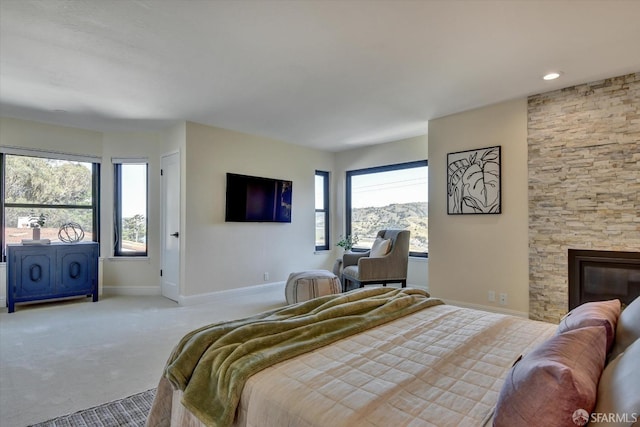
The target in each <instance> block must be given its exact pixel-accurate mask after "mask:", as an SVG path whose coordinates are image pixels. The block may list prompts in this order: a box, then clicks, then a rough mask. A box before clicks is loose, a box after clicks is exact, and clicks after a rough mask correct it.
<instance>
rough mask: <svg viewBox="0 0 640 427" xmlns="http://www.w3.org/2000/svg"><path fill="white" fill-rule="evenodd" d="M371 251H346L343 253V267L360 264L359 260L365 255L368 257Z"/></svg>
mask: <svg viewBox="0 0 640 427" xmlns="http://www.w3.org/2000/svg"><path fill="white" fill-rule="evenodd" d="M369 252H370V251H366V252H345V253H344V255H342V268H345V267H349V266H350V265H358V260H359V259H360V258H363V257H368V256H369Z"/></svg>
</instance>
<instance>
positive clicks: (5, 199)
mask: <svg viewBox="0 0 640 427" xmlns="http://www.w3.org/2000/svg"><path fill="white" fill-rule="evenodd" d="M3 150H4V148H3ZM11 151H15V152H22V150H18V149H15V150H11ZM24 151H25V152H26V151H27V150H24ZM47 155H50V156H51V157H41V154H40V153H38V156H33V155H23V154H13V153H7V152H3V153H0V164H1V166H2V168H1V170H2V191H1V201H0V203H1V205H2V207H1V210H2V214H3V223H2V234H1V236H0V239H2V241H1V245H2V248H3V257H2V259H4V248H5V247H6V244H8V243H20V242H22V240H23V239H31V238H32V231H31V229H30V218H33V217H40V216H44V220H45V222H44V225H42V226H41V227H40V228H41V230H40V238H41V239H49V240H51V241H52V242H53V241H58V240H59V238H58V231H59V229H60V227H61V226H62V225H63V224H67V223H70V222H73V223H76V224H78V225H80V227H82V230H83V232H84V239H83V240H93V241H96V242H97V241H99V235H98V230H99V226H98V211H99V209H98V207H99V206H98V194H99V177H100V164H99V163H94V162H91V161H76V160H65V159H63V157H65V156H64V155H58V154H46V153H42V156H47ZM53 157H58V158H53ZM73 157H74V156H72V155H69V158H73Z"/></svg>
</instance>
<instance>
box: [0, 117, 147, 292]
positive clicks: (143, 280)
mask: <svg viewBox="0 0 640 427" xmlns="http://www.w3.org/2000/svg"><path fill="white" fill-rule="evenodd" d="M159 139H160V137H159V135H158V134H156V133H152V132H140V133H134V132H129V133H100V132H92V131H87V130H82V129H75V128H69V127H63V126H55V125H49V124H44V123H39V122H32V121H27V120H18V119H12V118H0V145H3V146H9V147H18V148H25V149H34V150H42V151H46V152H54V153H64V154H75V155H83V156H94V157H97V158H99V159H100V160H101V196H100V198H101V211H100V214H101V224H100V235H101V247H100V256H101V257H102V258H105V262H104V264H103V286H104V287H106V288H105V291H109V288H111V290H112V291H115V292H124V293H133V294H136V293H137V294H143V295H145V294H157V293H159V289H160V288H159V271H160V260H159V253H158V251H159V246H158V243H157V241H158V231H159V225H158V224H159V220H160V219H159V214H158V209H150V210H149V236H148V238H149V257H148V258H144V259H118V260H115V259H113V258H112V257H111V256H112V254H113V250H112V244H113V236H112V235H113V232H112V230H113V228H112V226H113V221H112V212H113V171H112V163H111V158H112V157H139V156H144V157H148V158H149V166H150V170H149V172H150V176H151V177H153V176H157V174H159V166H158V147H159ZM158 185H159V181H158V180H153V179H150V183H149V204H150V206H158V205H159V201H158V194H159V193H158V191H159V188H158ZM5 292H6V291H5V288H4V287H2V290H0V298H2V297H3V296H4V294H5Z"/></svg>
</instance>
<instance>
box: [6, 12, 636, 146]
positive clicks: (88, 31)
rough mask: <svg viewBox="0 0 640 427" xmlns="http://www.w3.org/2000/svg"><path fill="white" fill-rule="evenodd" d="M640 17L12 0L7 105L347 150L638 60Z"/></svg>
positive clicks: (107, 123) (82, 123) (68, 118)
mask: <svg viewBox="0 0 640 427" xmlns="http://www.w3.org/2000/svg"><path fill="white" fill-rule="evenodd" d="M639 19H640V1H615V0H611V1H606V0H603V1H575V0H568V1H562V0H556V1H546V0H544V1H535V0H530V1H508V0H502V1H482V0H477V1H475V0H469V1H427V0H425V1H402V0H399V1H382V0H379V1H366V0H361V1H355V0H346V1H328V0H327V1H320V0H319V1H269V0H265V1H247V0H245V1H214V0H192V1H180V0H127V1H125V0H121V1H116V0H108V1H107V0H78V1H73V0H71V1H68V0H64V1H59V0H41V1H29V0H0V114H1V115H2V116H8V117H17V118H23V119H29V120H37V121H43V122H47V123H54V124H60V125H66V126H73V127H79V128H83V129H92V130H97V131H105V132H106V131H129V130H154V129H162V128H164V127H167V126H169V125H170V124H172V123H175V122H177V121H184V120H189V121H194V122H198V123H203V124H208V125H212V126H218V127H222V128H227V129H232V130H237V131H241V132H246V133H250V134H255V135H261V136H264V137H269V138H273V139H278V140H283V141H287V142H290V143H294V144H301V145H306V146H310V147H316V148H320V149H325V150H331V151H340V150H344V149H349V148H354V147H357V146H361V145H370V144H376V143H381V142H387V141H392V140H398V139H402V138H407V137H411V136H416V135H423V134H425V133H426V132H427V122H428V120H430V119H433V118H436V117H441V116H445V115H448V114H452V113H456V112H460V111H464V110H468V109H471V108H475V107H480V106H483V105H488V104H492V103H496V102H500V101H504V100H508V99H515V98H520V97H524V96H527V95H531V94H535V93H540V92H546V91H550V90H553V89H558V88H561V87H567V86H572V85H574V84H579V83H586V82H590V81H594V80H599V79H602V78H606V77H614V76H618V75H622V74H626V73H632V72H638V71H640V50H639V48H638V46H639V45H640V25H638V21H639ZM550 70H561V71H562V72H563V75H562V76H561V78H559V79H557V80H555V81H551V82H547V81H543V80H542V78H541V77H542V75H543V74H545V73H546V72H548V71H550Z"/></svg>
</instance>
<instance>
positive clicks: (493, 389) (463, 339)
mask: <svg viewBox="0 0 640 427" xmlns="http://www.w3.org/2000/svg"><path fill="white" fill-rule="evenodd" d="M376 289H378V290H376ZM372 297H373V298H374V299H376V298H377V300H380V298H402V299H403V301H405V300H416V301H418V303H419V304H418V305H420V307H418V309H415V310H413V309H409V310H408V313H403V314H402V315H401V316H398V317H397V318H395V319H392V320H383V321H379V322H377V323H376V322H374V323H375V325H374V326H373V327H366V328H363V327H361V326H358V328H355V329H354V330H352V331H351V332H350V333H349V334H348V336H346V337H337V338H336V339H333V340H332V341H333V342H330V343H328V344H327V343H326V342H323V343H322V345H321V346H318V348H312V349H306V351H298V350H297V349H296V347H295V346H294V347H291V346H290V347H289V348H288V350H285V351H284V353H285V354H286V353H293V354H295V356H294V357H291V356H290V355H285V356H284V357H282V358H281V359H278V358H274V360H273V362H274V363H273V364H266V365H265V364H264V363H263V359H264V358H265V356H264V354H269V355H271V354H272V350H267V351H266V353H263V354H262V355H260V356H259V357H255V356H251V357H252V358H253V359H251V360H253V361H255V360H260V362H259V363H257V364H258V365H260V369H259V370H258V371H256V372H250V373H249V375H247V378H246V381H245V382H243V383H242V385H241V387H239V388H238V391H237V394H238V395H237V399H236V401H233V399H231V401H229V400H226V401H223V402H222V403H220V402H218V405H220V406H219V407H220V408H223V409H224V410H227V411H230V414H231V416H230V417H227V418H226V419H224V418H223V419H218V418H215V417H216V416H217V414H213V415H211V414H209V415H211V416H213V417H214V418H211V416H209V417H208V416H207V414H206V412H207V410H208V409H210V408H207V406H208V403H207V402H208V400H207V399H211V398H213V399H216V398H217V397H216V396H213V397H211V396H208V397H207V398H204V399H200V401H199V402H196V403H197V404H194V403H193V400H189V399H186V397H189V396H191V397H193V395H196V397H197V398H196V401H198V398H200V397H202V396H201V394H202V393H204V394H207V393H213V394H215V393H217V392H220V390H225V392H227V391H228V388H225V387H221V386H220V385H219V384H216V381H218V380H219V379H220V378H219V376H218V375H217V374H216V375H213V374H212V372H211V371H207V373H206V375H205V377H207V378H205V379H204V380H200V383H201V384H200V385H201V388H200V391H198V392H197V393H193V392H190V391H189V387H188V384H189V380H187V379H184V380H185V381H184V382H183V383H182V384H177V383H180V381H179V380H178V381H177V380H176V377H178V378H181V375H182V374H177V375H176V374H175V372H174V373H173V374H172V373H171V372H170V371H171V366H172V363H173V364H175V361H176V360H177V359H178V358H179V357H182V355H183V354H185V353H188V349H189V347H198V346H197V345H194V344H193V342H194V337H196V336H199V335H200V334H202V333H203V332H202V331H205V330H207V328H206V327H205V328H200V329H199V330H196V331H194V333H192V334H190V335H188V336H187V337H185V338H184V339H183V341H181V343H179V344H178V345H177V346H176V350H174V354H172V356H171V357H170V359H169V362H168V364H167V370H166V371H165V374H164V375H163V377H162V378H161V380H160V382H159V384H158V390H157V394H156V399H155V401H154V404H153V407H152V410H151V412H150V414H149V417H148V420H147V425H149V426H194V427H195V426H198V427H200V426H205V425H215V426H222V425H233V426H248V427H266V426H278V427H280V426H300V427H306V426H308V427H311V426H318V427H319V426H356V425H357V426H390V425H393V426H458V425H470V426H482V425H492V424H494V423H496V424H495V425H507V424H506V423H508V425H518V423H517V422H512V421H513V416H514V414H512V413H511V412H513V411H511V409H513V408H515V411H516V412H518V411H519V409H518V401H517V399H518V398H520V399H522V396H518V393H520V394H522V389H519V388H518V387H515V388H514V385H513V384H510V382H514V381H515V382H517V383H518V384H520V383H521V380H520V379H517V381H516V380H514V378H516V376H517V375H520V376H524V377H526V376H527V375H529V374H530V372H529V371H530V370H531V369H530V363H527V360H528V359H529V358H530V357H529V355H536V354H538V355H539V353H540V350H539V349H540V348H541V347H544V346H545V343H547V342H554V343H555V341H554V340H557V337H558V336H559V335H560V334H558V325H554V324H549V323H544V322H538V321H532V320H528V319H524V318H519V317H514V316H508V315H502V314H496V313H489V312H485V311H480V310H472V309H467V308H460V307H456V306H451V305H446V304H443V303H442V302H441V301H439V300H437V299H433V298H429V297H428V294H426V293H424V291H420V290H413V289H398V290H394V289H388V288H371V289H361V290H356V291H352V292H349V293H346V294H341V295H335V296H334V295H332V296H327V297H322V298H318V299H317V300H312V301H309V302H305V303H300V304H295V305H293V306H289V307H288V308H286V310H289V312H288V314H287V313H284V314H283V312H282V311H281V309H277V310H273V311H272V312H268V313H266V314H261V315H260V316H258V318H257V319H256V318H249V319H248V320H247V319H242V320H241V321H238V322H239V323H238V322H235V323H234V322H228V323H225V324H218V325H217V326H215V327H220V325H223V329H226V330H227V331H229V330H233V329H234V328H235V327H236V326H237V325H238V324H242V325H244V324H246V323H247V321H248V323H250V324H253V323H255V322H258V323H260V322H264V320H265V319H269V320H270V321H271V320H272V319H274V318H278V320H279V321H280V322H281V323H285V324H286V323H287V322H292V319H294V320H295V321H298V320H297V319H299V318H301V317H302V318H303V317H305V316H306V314H301V313H303V312H304V313H306V312H314V313H315V314H314V316H317V313H318V310H319V309H320V308H322V307H324V306H326V305H327V304H330V305H333V304H344V303H345V300H346V302H347V303H348V304H351V305H352V306H353V304H354V301H356V302H358V301H359V300H360V299H365V300H369V299H371V298H372ZM389 304H391V305H394V304H395V305H396V306H397V305H398V304H397V301H396V300H395V299H394V300H393V301H391V302H389V301H386V300H385V301H384V305H385V307H386V306H387V305H389ZM636 305H638V306H640V303H638V304H636ZM319 307H320V308H319ZM340 307H341V306H340ZM609 308H610V307H608V306H607V309H609ZM333 309H334V310H335V308H333ZM291 310H296V311H295V313H294V315H293V316H289V315H290V314H291ZM376 310H378V311H379V310H380V309H379V308H376ZM403 310H404V308H403ZM405 311H407V310H405ZM612 311H613V313H614V314H612V315H611V316H613V317H615V320H616V321H617V317H618V315H619V313H620V306H619V302H618V308H617V314H615V307H614V308H613V309H612ZM638 311H640V310H638ZM341 314H342V315H344V314H345V313H341ZM361 314H362V313H358V316H355V317H362V318H363V319H365V321H364V323H367V320H366V319H367V316H369V313H365V314H364V315H362V316H361ZM598 316H599V314H598V313H596V316H595V318H596V320H595V321H594V320H593V318H594V316H593V315H591V314H590V315H589V316H587V320H588V321H587V325H588V326H590V327H587V328H584V327H583V326H584V322H583V320H582V316H581V315H575V316H573V317H572V318H571V319H572V320H573V321H574V323H575V324H578V326H579V328H582V329H580V331H582V330H586V331H589V332H590V333H592V339H591V341H588V340H585V339H584V336H582V335H581V336H579V337H575V338H576V339H577V341H578V342H586V344H584V345H585V346H589V349H591V348H593V347H596V346H599V345H600V344H602V346H603V349H602V351H600V352H597V351H596V352H594V351H591V350H589V351H584V353H585V354H590V353H597V355H596V356H594V358H596V359H597V358H598V357H601V358H603V360H602V363H600V362H599V361H598V360H596V361H595V362H594V363H595V365H599V364H600V365H602V366H600V371H599V372H598V377H599V376H600V374H601V373H602V370H603V369H604V364H605V361H604V357H605V356H606V350H605V349H604V346H605V345H606V347H607V349H611V348H612V347H611V343H609V338H608V337H609V335H611V334H615V321H612V320H611V316H609V317H608V318H606V319H604V320H602V317H603V316H600V317H598ZM343 317H345V316H343ZM346 317H354V316H353V313H346ZM373 317H375V315H373ZM636 320H638V319H631V320H629V321H628V322H627V323H629V324H630V325H632V326H630V327H629V329H633V328H635V326H633V325H635V324H636V323H637V322H636ZM605 321H606V322H608V324H609V328H608V329H607V328H605V326H604V322H605ZM318 323H321V322H315V323H314V324H313V327H316V325H317V324H318ZM278 325H280V323H278ZM561 326H562V325H561ZM569 326H571V325H569ZM568 329H569V332H568V333H566V334H563V335H562V336H561V337H560V338H562V339H564V338H565V337H567V339H568V338H570V335H571V334H573V333H574V332H575V331H573V330H571V329H575V325H573V327H568ZM635 333H636V331H632V333H631V335H634V334H635ZM313 334H316V331H314V332H312V333H311V335H313ZM316 335H318V334H316ZM322 335H323V336H324V335H326V334H322ZM571 338H573V337H572V336H571ZM262 339H264V338H262ZM611 341H613V340H612V339H611ZM626 341H632V340H631V338H628V337H627V338H626ZM633 341H635V340H633ZM638 342H639V343H640V341H638ZM556 344H557V343H555V344H554V345H556ZM636 344H637V345H636V346H635V347H638V350H636V351H635V352H636V353H637V354H638V355H640V344H638V343H636ZM572 345H574V344H573V343H572ZM303 347H304V346H303ZM554 348H555V347H554ZM585 348H586V347H585ZM234 349H235V350H237V347H234ZM291 349H293V350H292V351H290V350H291ZM198 351H200V350H196V353H198ZM297 353H300V354H297ZM570 353H571V352H570ZM203 354H204V353H203ZM522 355H527V356H525V358H524V359H523V361H520V362H519V363H517V364H515V366H514V363H515V362H517V361H518V360H519V359H521V358H522ZM634 355H635V353H634ZM185 357H186V356H185ZM189 357H190V358H191V359H198V358H201V359H207V357H204V356H202V355H201V354H198V355H196V356H193V355H190V356H189ZM269 357H270V356H269ZM542 357H545V358H546V357H547V356H546V353H544V352H542ZM552 357H553V356H552ZM589 357H591V356H589ZM214 358H216V359H219V358H220V353H218V354H217V355H216V356H215V357H214ZM214 358H209V359H208V362H206V363H210V362H211V360H213V359H214ZM627 359H628V360H627V361H626V362H625V361H623V362H624V363H622V366H623V368H625V369H629V365H631V367H632V368H635V369H632V372H633V371H635V372H636V373H634V374H632V375H635V376H636V377H637V376H638V374H637V372H638V371H639V369H637V368H638V366H637V362H635V360H636V359H635V358H632V357H631V356H630V357H628V358H627ZM594 360H595V359H594ZM638 360H640V359H638ZM206 363H205V364H206ZM238 363H240V364H242V363H244V362H242V361H241V360H240V361H239V362H238ZM570 363H573V362H570ZM232 365H233V364H227V365H225V364H224V362H223V363H222V366H223V368H220V370H221V371H224V373H223V374H220V376H225V375H226V376H230V375H231V376H233V374H231V373H230V372H231V371H232V370H233V369H232V368H233V366H232ZM262 365H265V366H262ZM269 365H270V366H269ZM534 365H535V363H534ZM520 366H522V368H521V371H523V372H519V371H517V370H516V368H518V369H520V368H519V367H520ZM554 366H555V362H554ZM596 370H597V368H596ZM530 376H531V375H529V377H530ZM214 377H215V378H216V380H215V381H213V380H211V378H214ZM537 378H540V376H539V375H536V376H534V379H537ZM639 379H640V378H639ZM192 381H193V383H194V384H195V383H196V381H195V380H192ZM525 381H526V378H525ZM592 382H593V381H592ZM638 383H639V384H640V381H638ZM509 384H510V385H511V389H509V387H508V385H509ZM597 384H598V378H596V379H595V386H594V385H591V386H590V394H593V387H597ZM185 385H186V386H185ZM202 387H204V388H202ZM545 387H547V388H546V389H548V385H546V386H545ZM587 388H589V387H587ZM505 389H509V390H507V392H505ZM546 389H545V390H546ZM202 390H204V391H202ZM558 392H560V393H563V395H566V391H564V390H562V389H561V390H559V391H558ZM223 394H224V393H223ZM231 394H233V393H231ZM541 394H543V395H544V394H545V393H544V392H543V393H541ZM637 395H638V396H640V390H638V394H637ZM551 397H552V396H551ZM529 400H530V399H528V400H527V407H526V408H524V410H523V411H520V412H526V411H527V410H528V411H534V412H535V411H539V409H540V408H537V409H536V407H535V406H534V407H533V408H530V407H529V406H531V405H530V402H529ZM594 400H595V397H594ZM497 403H498V405H499V404H500V403H502V405H503V407H504V408H509V410H503V411H501V412H499V413H496V404H497ZM623 403H624V404H626V405H627V407H628V408H627V407H625V408H627V409H626V410H628V411H630V409H629V408H631V409H633V408H635V405H636V404H637V405H639V406H640V401H638V402H636V401H635V400H633V401H631V402H623ZM571 404H579V405H582V406H587V409H588V411H589V412H588V414H587V415H589V414H590V413H591V412H592V411H593V409H594V407H595V403H593V404H592V405H591V407H589V405H590V403H588V402H586V403H585V402H583V401H576V402H571ZM197 405H200V406H204V408H202V407H198V406H197ZM629 405H631V406H629ZM498 409H500V408H498ZM576 409H578V408H576ZM213 412H216V411H215V410H214V411H213ZM218 412H220V411H218ZM545 412H550V413H553V411H545ZM638 412H640V408H638ZM203 413H204V415H203ZM521 415H522V414H521V413H517V414H515V416H516V417H520V416H521ZM552 415H553V414H552ZM572 415H573V413H572V414H570V415H569V418H568V421H569V422H572V423H573V424H572V425H582V424H575V421H573V420H572V419H571V416H572ZM579 415H582V414H581V413H580V414H579ZM496 416H499V417H500V418H499V419H498V421H496ZM628 416H629V417H631V418H630V419H631V420H632V421H634V422H635V421H637V419H633V418H632V417H633V416H634V412H633V411H631V412H629V414H628ZM505 417H506V418H505ZM500 419H501V420H502V421H500ZM505 420H507V421H505ZM565 421H567V420H565ZM527 424H529V425H532V424H531V419H529V420H526V419H523V420H522V423H521V424H520V425H527ZM632 424H633V423H630V424H625V425H632ZM555 425H571V424H568V422H565V423H564V424H562V423H556V424H555Z"/></svg>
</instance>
